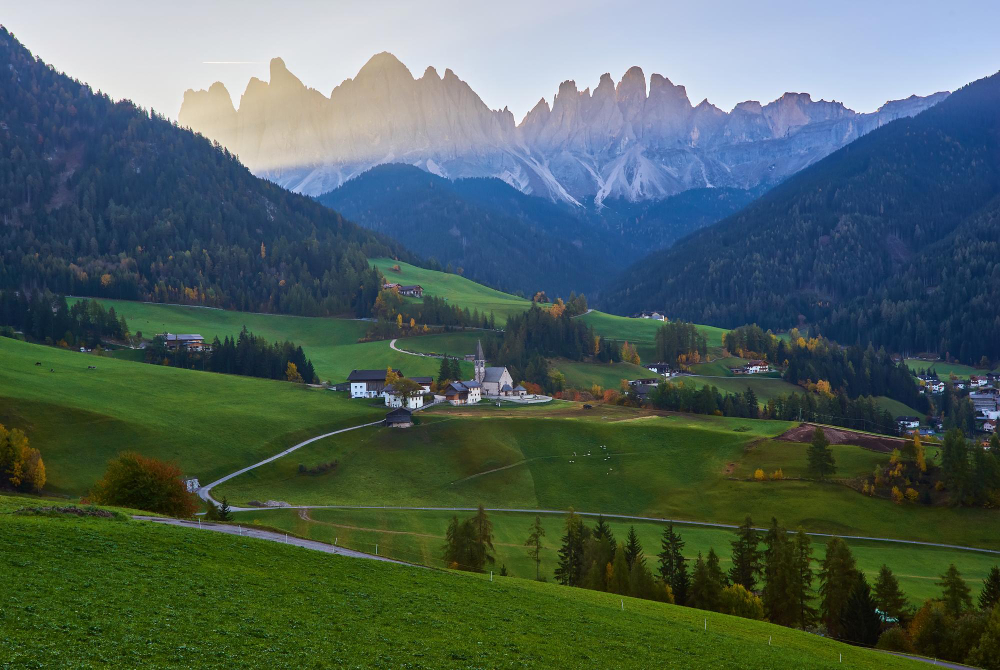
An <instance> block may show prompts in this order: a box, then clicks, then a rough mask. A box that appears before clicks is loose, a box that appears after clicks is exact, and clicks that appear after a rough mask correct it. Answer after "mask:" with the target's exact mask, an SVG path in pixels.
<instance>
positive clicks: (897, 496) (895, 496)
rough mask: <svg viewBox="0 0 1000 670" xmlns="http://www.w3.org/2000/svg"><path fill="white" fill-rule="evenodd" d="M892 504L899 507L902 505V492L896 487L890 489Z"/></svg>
mask: <svg viewBox="0 0 1000 670" xmlns="http://www.w3.org/2000/svg"><path fill="white" fill-rule="evenodd" d="M892 502H894V503H896V504H897V505H900V504H902V503H903V492H902V491H900V490H899V487H898V486H893V487H892Z"/></svg>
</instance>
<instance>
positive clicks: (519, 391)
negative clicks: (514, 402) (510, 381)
mask: <svg viewBox="0 0 1000 670" xmlns="http://www.w3.org/2000/svg"><path fill="white" fill-rule="evenodd" d="M514 395H515V396H517V397H518V398H523V397H524V396H526V395H528V389H526V388H524V387H523V386H521V385H520V384H518V385H517V386H515V387H514Z"/></svg>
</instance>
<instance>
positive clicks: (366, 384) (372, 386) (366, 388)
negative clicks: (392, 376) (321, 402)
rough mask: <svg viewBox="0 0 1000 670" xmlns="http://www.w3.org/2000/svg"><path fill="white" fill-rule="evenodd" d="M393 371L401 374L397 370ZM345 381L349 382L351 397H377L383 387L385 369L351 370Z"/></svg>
mask: <svg viewBox="0 0 1000 670" xmlns="http://www.w3.org/2000/svg"><path fill="white" fill-rule="evenodd" d="M393 372H395V373H396V374H397V375H399V376H400V377H402V376H403V374H402V373H401V372H400V371H399V370H393ZM347 381H348V382H350V384H351V397H352V398H377V397H379V396H380V395H382V390H383V389H384V388H385V370H351V374H349V375H347Z"/></svg>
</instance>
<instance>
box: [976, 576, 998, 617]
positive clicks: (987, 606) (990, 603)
mask: <svg viewBox="0 0 1000 670" xmlns="http://www.w3.org/2000/svg"><path fill="white" fill-rule="evenodd" d="M998 604H1000V567H998V566H996V565H994V566H993V567H992V568H990V574H989V575H987V576H986V581H984V582H983V590H982V591H980V592H979V608H980V609H981V610H983V611H985V612H989V611H990V610H992V609H993V608H994V607H996V606H997V605H998Z"/></svg>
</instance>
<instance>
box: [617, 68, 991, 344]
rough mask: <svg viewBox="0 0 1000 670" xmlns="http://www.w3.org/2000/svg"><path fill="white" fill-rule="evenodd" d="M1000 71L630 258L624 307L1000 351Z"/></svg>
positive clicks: (854, 338) (869, 339)
mask: <svg viewBox="0 0 1000 670" xmlns="http://www.w3.org/2000/svg"><path fill="white" fill-rule="evenodd" d="M998 110H1000V73H998V74H995V75H993V76H991V77H987V78H984V79H981V80H979V81H976V82H973V83H971V84H969V85H967V86H965V87H963V88H962V89H960V90H958V91H956V92H955V93H953V94H952V95H951V96H949V97H948V99H946V100H944V101H943V102H941V103H940V104H938V105H936V106H935V107H933V108H930V109H927V110H926V111H924V112H922V113H920V114H918V115H916V116H914V117H912V118H905V119H900V120H897V121H896V122H894V123H890V124H888V125H886V126H885V127H883V128H879V129H877V130H875V131H873V132H871V133H869V134H868V135H866V136H864V137H862V138H860V139H858V140H856V141H855V142H853V143H851V144H849V145H848V146H846V147H844V148H842V149H840V150H839V151H836V152H834V153H833V154H831V155H830V156H828V157H826V158H825V159H823V160H821V161H819V162H817V163H816V164H814V165H812V166H810V167H808V168H806V169H804V170H803V171H801V172H800V173H798V174H796V175H794V176H792V177H790V178H789V179H788V180H787V181H785V182H784V183H782V184H780V185H779V186H777V187H775V188H773V189H772V190H770V191H769V192H768V193H766V194H765V195H763V196H762V197H760V198H759V199H757V200H756V201H754V202H753V203H751V204H750V205H748V206H747V207H746V208H744V209H743V210H741V211H740V212H738V213H736V214H734V215H732V216H729V217H727V218H725V219H723V220H722V221H720V222H719V223H716V224H714V225H712V226H709V227H707V228H704V229H702V230H700V231H698V232H696V233H694V234H692V235H690V236H688V237H687V238H685V239H683V240H681V241H679V242H678V243H677V244H675V245H674V246H672V247H671V248H669V249H665V250H662V251H659V252H656V253H654V254H651V255H650V256H648V257H647V258H645V259H643V260H642V261H640V262H638V263H637V264H635V265H634V266H633V267H631V268H629V269H628V270H627V271H626V272H625V273H623V274H622V275H621V277H620V278H619V279H618V280H617V281H616V282H614V285H613V286H612V287H611V288H610V289H609V290H607V291H605V293H604V294H603V296H602V303H603V304H604V305H605V306H606V307H607V308H608V309H612V310H615V311H617V312H619V313H628V312H631V311H637V310H639V309H650V308H657V309H665V310H666V313H667V314H670V315H671V316H674V317H677V318H686V319H691V320H694V321H696V322H698V323H708V324H715V325H720V326H730V327H731V326H733V325H734V324H739V323H748V322H753V321H756V322H757V323H758V324H759V325H761V326H762V327H765V328H775V329H781V328H787V327H789V326H792V325H797V324H802V325H809V326H810V327H812V328H813V329H814V331H819V332H822V333H824V334H826V335H829V336H832V337H834V338H836V339H838V340H840V341H841V342H844V343H848V344H850V343H860V344H865V343H874V344H875V345H876V346H878V345H884V346H886V347H887V348H890V349H891V350H892V351H897V352H910V353H918V352H934V353H936V354H940V355H942V356H944V355H946V354H950V355H951V356H953V357H957V358H958V359H960V360H962V361H965V362H972V363H980V362H981V359H982V358H983V357H985V358H986V359H987V361H997V360H998V359H1000V313H998V308H997V306H998V305H1000V113H998Z"/></svg>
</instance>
